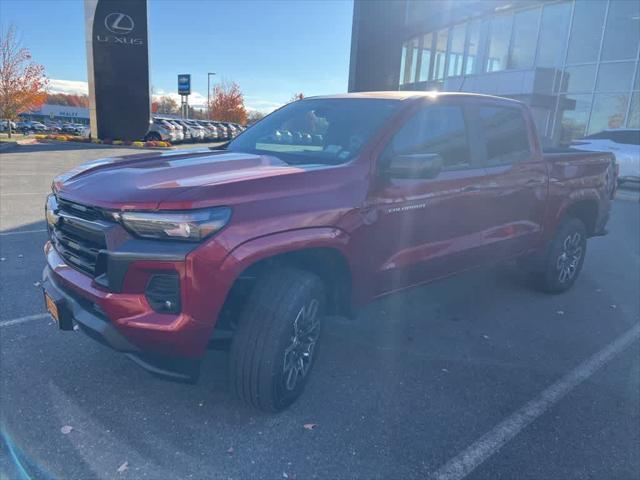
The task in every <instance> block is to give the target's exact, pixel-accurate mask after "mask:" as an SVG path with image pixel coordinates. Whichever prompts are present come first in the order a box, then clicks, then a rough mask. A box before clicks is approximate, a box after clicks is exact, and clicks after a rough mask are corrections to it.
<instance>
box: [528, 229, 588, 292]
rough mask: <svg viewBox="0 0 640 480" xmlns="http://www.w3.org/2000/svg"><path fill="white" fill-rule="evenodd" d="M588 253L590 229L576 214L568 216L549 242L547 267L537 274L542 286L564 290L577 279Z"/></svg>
mask: <svg viewBox="0 0 640 480" xmlns="http://www.w3.org/2000/svg"><path fill="white" fill-rule="evenodd" d="M586 253H587V229H586V227H585V225H584V223H583V222H582V221H581V220H580V219H578V218H575V217H568V218H567V219H566V220H564V221H563V222H562V223H561V224H560V226H559V227H558V230H557V231H556V235H555V237H554V238H553V240H552V241H551V244H550V245H549V249H548V251H547V254H546V257H545V260H544V265H543V270H542V271H541V272H539V273H538V274H537V277H538V278H537V280H538V285H539V287H540V288H541V289H542V290H543V291H544V292H547V293H562V292H565V291H567V290H569V288H571V287H572V285H573V284H574V283H575V281H576V279H577V278H578V275H579V274H580V271H581V270H582V264H583V263H584V257H585V254H586Z"/></svg>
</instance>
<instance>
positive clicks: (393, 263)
mask: <svg viewBox="0 0 640 480" xmlns="http://www.w3.org/2000/svg"><path fill="white" fill-rule="evenodd" d="M467 124H468V118H467V115H466V112H465V108H464V107H463V106H462V105H459V104H443V103H442V102H439V103H438V104H429V103H427V104H426V106H424V107H422V108H420V109H419V110H418V111H417V112H415V113H414V114H413V115H412V116H411V117H409V118H408V120H406V122H405V123H404V124H403V125H402V126H401V127H400V128H399V130H398V131H397V132H396V133H395V135H394V136H393V137H392V138H391V140H390V141H389V143H388V145H387V146H386V148H385V150H384V152H383V153H382V155H381V156H380V158H379V159H378V161H377V165H376V169H377V171H376V177H377V178H376V186H375V187H374V188H373V191H372V193H371V195H370V197H369V199H368V204H367V205H366V206H365V208H364V210H365V212H364V215H365V218H367V219H368V223H369V225H368V226H367V227H366V228H364V229H362V231H361V235H362V236H361V238H360V242H362V243H361V244H363V245H367V248H366V249H364V248H363V249H362V253H361V254H362V255H363V258H362V260H363V261H364V262H366V263H367V265H368V268H369V273H370V282H371V283H372V292H371V293H372V294H373V296H378V295H381V294H384V293H388V292H390V291H393V290H398V289H401V288H405V287H408V286H411V285H415V284H418V283H421V282H424V281H427V280H430V279H433V278H437V277H440V276H445V275H448V274H450V273H453V272H456V271H459V270H463V269H466V268H469V267H470V266H473V265H475V264H477V263H478V262H479V261H480V259H479V258H477V257H476V256H475V253H476V247H477V242H478V239H479V238H480V236H481V234H482V232H483V231H484V230H485V229H486V228H487V226H488V224H489V222H490V220H489V219H488V218H487V212H486V211H485V208H484V206H483V202H481V201H478V200H479V195H481V192H482V185H483V183H484V181H485V179H486V172H485V169H484V168H483V167H482V166H481V165H479V164H478V160H477V158H476V155H475V154H474V152H473V150H472V148H470V145H472V139H471V138H470V135H469V129H468V128H467ZM424 154H437V155H439V156H440V157H441V159H442V169H441V171H439V172H437V174H435V175H432V176H431V178H398V177H397V176H394V175H393V174H391V173H390V172H391V170H392V168H391V164H392V162H393V161H394V158H397V157H398V156H402V155H424ZM363 237H364V238H363ZM365 251H366V254H365V253H364V252H365Z"/></svg>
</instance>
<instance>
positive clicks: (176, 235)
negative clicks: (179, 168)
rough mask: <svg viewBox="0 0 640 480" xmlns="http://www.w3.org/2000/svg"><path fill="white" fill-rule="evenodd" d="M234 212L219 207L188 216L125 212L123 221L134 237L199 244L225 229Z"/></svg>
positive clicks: (188, 214)
mask: <svg viewBox="0 0 640 480" xmlns="http://www.w3.org/2000/svg"><path fill="white" fill-rule="evenodd" d="M230 218H231V209H230V208H228V207H217V208H211V209H206V210H192V211H186V212H174V211H166V212H154V213H147V212H123V213H121V214H120V221H121V222H122V224H123V225H124V227H125V228H126V229H127V230H129V231H130V232H131V233H133V234H134V235H137V236H138V237H143V238H155V239H159V240H183V241H187V242H199V241H200V240H202V239H204V238H207V237H208V236H209V235H213V234H214V233H216V232H217V231H218V230H220V229H221V228H222V227H224V226H225V225H226V224H227V222H229V219H230Z"/></svg>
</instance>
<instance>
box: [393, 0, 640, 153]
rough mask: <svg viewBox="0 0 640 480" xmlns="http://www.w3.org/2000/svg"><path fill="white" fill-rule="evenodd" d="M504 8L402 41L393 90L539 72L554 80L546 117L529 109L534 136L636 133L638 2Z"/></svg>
mask: <svg viewBox="0 0 640 480" xmlns="http://www.w3.org/2000/svg"><path fill="white" fill-rule="evenodd" d="M424 3H428V2H424ZM512 5H514V7H510V8H507V9H502V10H501V11H498V12H493V13H491V14H485V15H479V16H476V17H474V18H468V19H467V20H466V21H464V22H462V23H457V24H454V25H448V26H447V27H446V28H438V29H435V30H433V31H423V32H420V33H419V34H418V35H414V36H411V38H408V39H407V40H406V41H405V43H404V46H403V54H402V55H403V57H402V58H403V61H402V68H401V74H400V84H401V88H403V89H407V90H409V89H416V90H432V89H436V90H437V89H442V88H443V87H444V85H445V83H446V82H447V79H448V78H455V77H463V76H470V77H472V76H481V75H494V74H495V72H504V71H516V70H534V69H547V70H546V71H547V72H552V73H551V75H552V76H553V78H554V80H553V81H552V82H551V83H553V85H552V86H550V87H549V98H547V99H546V100H545V101H544V102H543V103H545V106H544V108H545V109H546V113H544V114H541V113H540V111H537V112H536V111H534V115H535V116H536V119H537V120H538V119H539V118H540V119H542V120H541V121H540V122H538V123H539V125H538V127H539V129H540V130H541V134H542V135H545V136H548V137H550V138H554V139H556V140H557V141H560V142H567V141H570V140H572V139H574V138H579V137H582V136H584V135H587V134H591V133H595V132H598V131H600V130H602V129H606V128H622V127H629V128H638V126H639V123H640V119H639V117H640V112H639V108H640V106H639V102H640V88H639V85H640V79H639V78H638V77H639V76H640V72H639V66H638V64H639V55H640V2H639V1H635V0H558V1H545V2H542V1H541V2H540V3H539V4H538V5H533V6H532V5H531V4H528V5H527V6H526V7H523V8H520V9H518V8H517V3H515V2H513V3H512ZM410 18H412V15H408V16H407V19H408V20H407V21H409V19H410ZM414 18H415V17H414ZM425 18H426V17H425ZM413 31H415V29H414V30H413ZM412 65H417V66H419V67H413V66H412ZM536 71H537V70H536ZM514 78H515V77H514ZM468 83H469V82H463V84H465V85H466V84H468ZM469 88H471V87H469ZM465 91H470V90H465ZM481 93H486V92H481ZM508 93H509V92H505V93H504V94H508ZM534 93H536V94H537V93H538V92H531V96H532V97H533V96H534V95H533V94H534ZM538 97H539V95H538ZM520 99H522V100H524V101H527V100H526V99H523V98H520ZM538 100H539V98H538ZM532 106H534V105H533V103H532ZM534 110H535V109H534Z"/></svg>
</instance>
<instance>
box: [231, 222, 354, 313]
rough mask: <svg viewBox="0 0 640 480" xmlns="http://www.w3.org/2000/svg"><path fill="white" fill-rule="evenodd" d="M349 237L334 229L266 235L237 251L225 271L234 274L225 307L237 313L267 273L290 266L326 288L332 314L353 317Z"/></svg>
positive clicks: (303, 230)
mask: <svg viewBox="0 0 640 480" xmlns="http://www.w3.org/2000/svg"><path fill="white" fill-rule="evenodd" d="M347 243H348V235H347V234H346V233H345V232H343V231H342V230H339V229H334V228H307V229H300V230H294V231H288V232H281V233H276V234H272V235H266V236H263V237H260V238H257V239H254V240H250V241H248V242H246V243H244V244H242V245H240V246H238V247H236V248H235V249H234V250H233V251H232V252H231V253H229V255H228V256H227V257H226V259H225V261H224V262H223V264H222V270H223V271H227V272H229V271H230V270H231V271H232V272H233V273H232V277H233V278H234V281H233V284H232V286H231V288H230V290H229V293H228V294H227V299H226V301H225V306H226V307H227V308H230V309H233V306H234V304H235V302H237V301H238V300H239V299H242V298H243V297H245V296H246V295H247V294H248V293H249V292H250V291H251V288H252V285H253V283H254V282H255V281H256V280H257V279H258V278H260V276H261V275H262V272H263V271H264V269H273V268H277V267H278V266H289V267H294V268H298V269H300V270H304V271H308V272H311V273H314V274H316V275H318V277H320V279H321V280H322V281H323V283H324V284H325V287H326V288H327V294H328V312H329V313H332V314H341V315H350V314H351V307H352V284H353V276H352V268H351V265H350V263H349V260H348V252H347Z"/></svg>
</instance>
